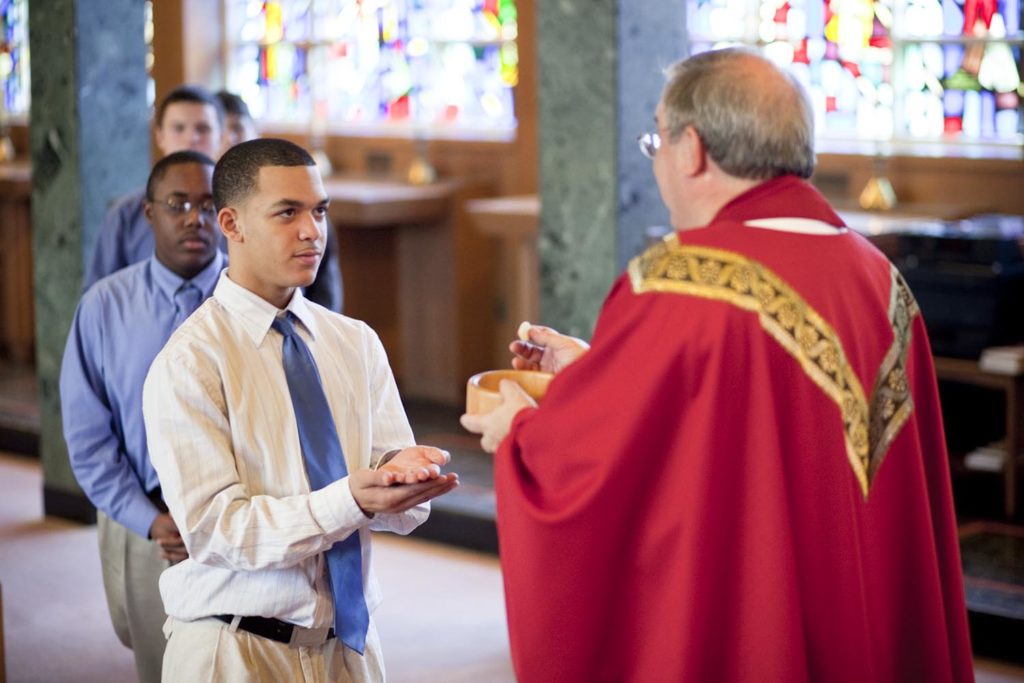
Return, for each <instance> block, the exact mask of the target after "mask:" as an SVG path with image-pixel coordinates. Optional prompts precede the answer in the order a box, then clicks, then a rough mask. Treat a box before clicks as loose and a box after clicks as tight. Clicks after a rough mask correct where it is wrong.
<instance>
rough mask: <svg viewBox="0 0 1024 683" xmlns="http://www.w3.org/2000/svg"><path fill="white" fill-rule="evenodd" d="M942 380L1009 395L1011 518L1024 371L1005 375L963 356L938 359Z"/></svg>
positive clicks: (1006, 469)
mask: <svg viewBox="0 0 1024 683" xmlns="http://www.w3.org/2000/svg"><path fill="white" fill-rule="evenodd" d="M935 375H936V376H937V377H938V378H939V379H940V380H946V381H949V382H960V383H963V384H969V385H971V386H978V387H984V388H986V389H994V390H996V391H1001V392H1003V394H1004V395H1005V398H1006V416H1005V423H1006V459H1005V461H1004V463H1003V496H1004V497H1003V510H1004V512H1005V513H1006V516H1007V517H1008V518H1012V517H1013V516H1014V514H1016V512H1017V491H1018V478H1019V474H1018V465H1019V464H1020V459H1021V456H1022V455H1024V374H1020V375H1004V374H997V373H994V372H988V371H986V370H982V369H981V367H980V366H979V365H978V362H977V361H974V360H968V359H963V358H941V357H937V358H936V359H935Z"/></svg>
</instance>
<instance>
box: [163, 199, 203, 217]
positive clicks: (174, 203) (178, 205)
mask: <svg viewBox="0 0 1024 683" xmlns="http://www.w3.org/2000/svg"><path fill="white" fill-rule="evenodd" d="M153 203H154V204H161V205H163V206H166V207H167V210H168V211H170V212H171V213H188V212H189V211H191V210H192V209H199V213H203V214H206V215H207V216H216V215H217V207H216V206H215V205H214V203H213V200H212V199H204V200H203V201H201V202H199V203H198V204H197V203H194V202H190V201H189V200H187V199H178V198H177V197H168V198H167V199H165V200H163V201H157V200H153Z"/></svg>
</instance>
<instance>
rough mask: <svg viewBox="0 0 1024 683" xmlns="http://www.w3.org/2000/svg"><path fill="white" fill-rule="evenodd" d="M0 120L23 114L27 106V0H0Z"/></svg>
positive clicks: (25, 114) (22, 115) (26, 111)
mask: <svg viewBox="0 0 1024 683" xmlns="http://www.w3.org/2000/svg"><path fill="white" fill-rule="evenodd" d="M0 31H2V34H0V83H2V84H3V89H4V92H3V97H2V98H0V106H2V111H0V121H2V120H4V119H6V117H7V115H12V116H17V117H24V116H27V115H28V107H29V92H30V83H29V71H28V1H27V0H0Z"/></svg>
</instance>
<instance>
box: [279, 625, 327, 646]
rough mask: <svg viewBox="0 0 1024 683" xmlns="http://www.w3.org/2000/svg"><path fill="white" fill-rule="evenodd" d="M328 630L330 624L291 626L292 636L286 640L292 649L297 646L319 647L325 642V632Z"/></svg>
mask: <svg viewBox="0 0 1024 683" xmlns="http://www.w3.org/2000/svg"><path fill="white" fill-rule="evenodd" d="M330 630H331V627H330V626H324V627H323V628H302V627H300V626H293V627H292V638H291V640H289V641H288V647H290V648H293V649H294V648H299V647H319V646H321V645H323V644H324V643H326V642H327V632H328V631H330Z"/></svg>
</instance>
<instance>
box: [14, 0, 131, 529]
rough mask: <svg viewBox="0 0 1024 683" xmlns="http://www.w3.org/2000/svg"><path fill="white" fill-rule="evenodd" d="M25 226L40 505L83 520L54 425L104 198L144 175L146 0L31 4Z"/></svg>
mask: <svg viewBox="0 0 1024 683" xmlns="http://www.w3.org/2000/svg"><path fill="white" fill-rule="evenodd" d="M29 45H30V50H31V54H32V110H31V122H32V126H31V154H32V165H33V171H32V232H33V264H34V271H35V304H36V363H37V373H38V378H39V398H40V409H41V413H42V426H41V434H40V455H41V458H42V462H43V501H44V509H45V512H46V514H52V515H57V516H62V517H68V518H72V519H83V520H87V519H91V518H92V517H93V515H94V513H93V510H92V508H91V506H90V505H89V504H88V501H87V500H86V499H85V498H84V496H83V495H82V493H81V490H80V489H79V488H78V485H77V483H76V482H75V478H74V475H73V474H72V472H71V467H70V465H69V463H68V457H67V449H66V447H65V444H64V437H63V434H62V430H61V412H60V410H61V406H60V396H59V390H58V381H59V378H60V363H61V358H62V356H63V353H64V344H65V340H66V338H67V333H68V328H69V327H70V324H71V318H72V316H73V315H74V311H75V306H76V305H77V303H78V299H79V295H80V293H81V286H82V273H83V265H84V263H85V262H86V259H87V258H88V257H89V255H90V254H91V251H92V244H93V242H94V241H95V237H96V233H97V231H98V229H99V225H100V222H101V221H102V219H103V215H104V213H105V212H106V209H107V207H108V206H109V205H110V203H111V202H113V201H114V200H115V199H117V198H118V197H120V196H122V195H124V194H126V193H128V192H130V191H132V190H135V189H137V188H139V187H141V186H142V185H143V184H144V183H145V181H146V177H147V175H148V173H149V154H148V151H149V128H148V126H149V110H148V107H147V103H146V69H145V59H146V46H145V36H144V15H143V3H142V2H139V1H138V0H104V2H94V1H91V0H78V1H77V2H76V1H75V0H50V1H49V2H45V3H32V7H31V11H30V13H29Z"/></svg>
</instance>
